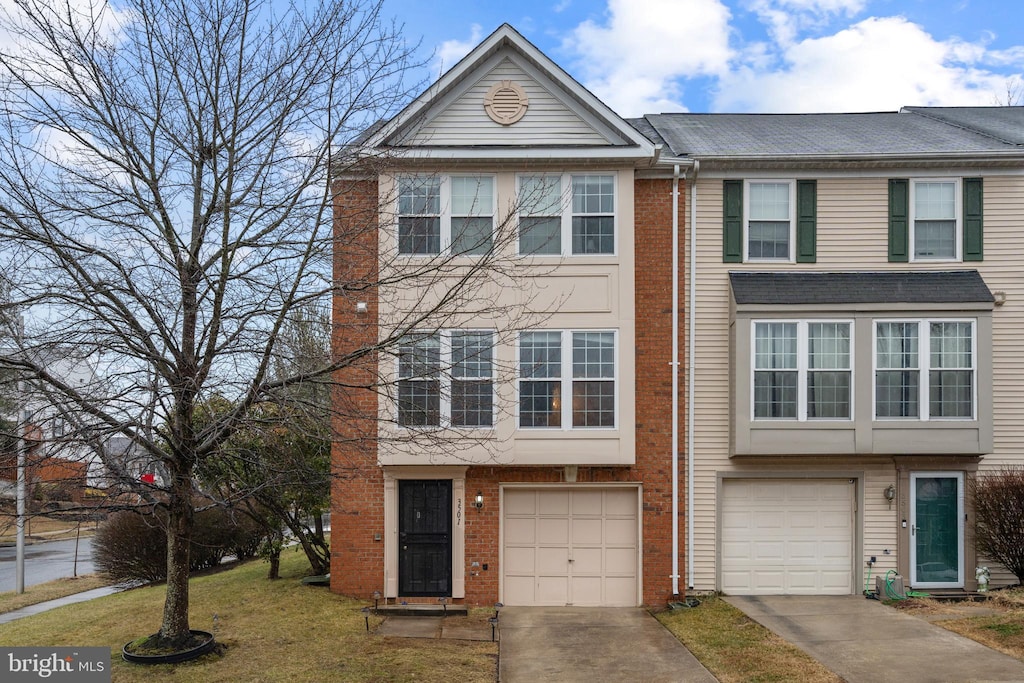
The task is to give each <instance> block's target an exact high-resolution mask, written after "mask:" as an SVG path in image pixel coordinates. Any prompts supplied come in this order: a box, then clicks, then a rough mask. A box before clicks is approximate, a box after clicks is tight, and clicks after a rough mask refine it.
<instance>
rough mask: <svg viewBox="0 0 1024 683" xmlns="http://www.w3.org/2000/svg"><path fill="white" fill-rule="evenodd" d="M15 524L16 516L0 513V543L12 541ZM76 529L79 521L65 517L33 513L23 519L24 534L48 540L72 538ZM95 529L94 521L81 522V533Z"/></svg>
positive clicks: (15, 530) (89, 532) (87, 533)
mask: <svg viewBox="0 0 1024 683" xmlns="http://www.w3.org/2000/svg"><path fill="white" fill-rule="evenodd" d="M16 524H17V517H15V516H14V515H11V514H5V513H0V543H14V541H15V539H16V537H17V526H16ZM78 531H79V523H78V522H76V521H74V520H69V519H66V518H60V517H53V518H51V517H43V516H42V515H33V516H29V517H28V518H27V519H26V520H25V536H26V537H29V538H32V537H36V538H46V539H48V540H54V539H60V538H74V537H75V534H76V533H78ZM95 531H96V522H82V523H81V533H82V535H84V536H86V535H91V534H92V533H94V532H95Z"/></svg>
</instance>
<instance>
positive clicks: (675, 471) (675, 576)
mask: <svg viewBox="0 0 1024 683" xmlns="http://www.w3.org/2000/svg"><path fill="white" fill-rule="evenodd" d="M671 365H672V596H673V597H676V596H678V595H679V164H675V165H674V166H673V167H672V363H671ZM687 516H689V515H687ZM687 540H689V539H687Z"/></svg>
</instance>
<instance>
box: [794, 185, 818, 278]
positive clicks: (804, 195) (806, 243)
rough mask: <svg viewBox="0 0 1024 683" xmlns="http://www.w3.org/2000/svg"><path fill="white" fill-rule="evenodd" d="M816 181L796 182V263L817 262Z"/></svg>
mask: <svg viewBox="0 0 1024 683" xmlns="http://www.w3.org/2000/svg"><path fill="white" fill-rule="evenodd" d="M817 241H818V181H817V180H798V181H796V262H797V263H814V262H815V261H817V260H818V248H817Z"/></svg>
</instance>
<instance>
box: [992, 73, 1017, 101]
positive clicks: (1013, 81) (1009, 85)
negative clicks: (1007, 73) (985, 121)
mask: <svg viewBox="0 0 1024 683" xmlns="http://www.w3.org/2000/svg"><path fill="white" fill-rule="evenodd" d="M992 99H993V104H995V105H996V106H997V107H1017V106H1020V105H1021V104H1024V83H1021V80H1020V78H1018V77H1017V76H1013V77H1012V78H1008V79H1006V95H1005V96H1000V95H995V96H994V97H993V98H992Z"/></svg>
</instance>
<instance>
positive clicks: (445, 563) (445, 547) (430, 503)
mask: <svg viewBox="0 0 1024 683" xmlns="http://www.w3.org/2000/svg"><path fill="white" fill-rule="evenodd" d="M398 591H399V594H400V595H409V596H416V595H426V596H434V595H436V596H448V595H451V591H452V482H451V480H449V479H430V480H416V479H400V480H399V481H398Z"/></svg>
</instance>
